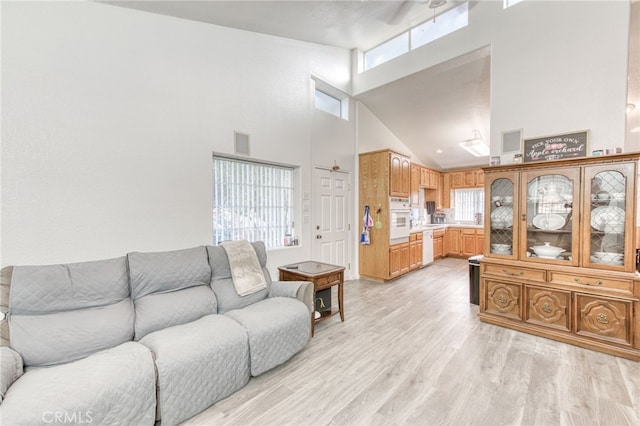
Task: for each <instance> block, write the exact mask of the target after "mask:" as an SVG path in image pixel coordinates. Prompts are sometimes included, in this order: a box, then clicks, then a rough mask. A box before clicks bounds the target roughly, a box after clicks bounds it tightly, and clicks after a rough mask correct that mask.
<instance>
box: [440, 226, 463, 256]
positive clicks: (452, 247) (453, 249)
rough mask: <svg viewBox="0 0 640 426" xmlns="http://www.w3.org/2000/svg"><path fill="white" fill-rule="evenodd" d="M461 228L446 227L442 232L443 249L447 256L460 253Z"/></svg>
mask: <svg viewBox="0 0 640 426" xmlns="http://www.w3.org/2000/svg"><path fill="white" fill-rule="evenodd" d="M461 232H462V230H461V228H447V229H446V231H445V232H444V251H445V253H446V254H447V255H448V256H449V255H451V256H459V255H460V235H461Z"/></svg>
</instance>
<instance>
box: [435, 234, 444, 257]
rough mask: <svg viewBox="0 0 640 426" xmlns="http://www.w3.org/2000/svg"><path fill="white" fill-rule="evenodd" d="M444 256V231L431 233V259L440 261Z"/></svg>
mask: <svg viewBox="0 0 640 426" xmlns="http://www.w3.org/2000/svg"><path fill="white" fill-rule="evenodd" d="M444 254H445V252H444V229H438V230H435V231H433V258H434V259H442V258H443V257H444Z"/></svg>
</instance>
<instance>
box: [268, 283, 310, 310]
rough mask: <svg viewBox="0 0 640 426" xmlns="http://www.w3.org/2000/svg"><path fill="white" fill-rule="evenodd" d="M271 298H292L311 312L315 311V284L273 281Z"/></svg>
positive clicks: (270, 292)
mask: <svg viewBox="0 0 640 426" xmlns="http://www.w3.org/2000/svg"><path fill="white" fill-rule="evenodd" d="M269 297H292V298H295V299H298V300H299V301H301V302H302V303H304V304H305V305H306V306H307V307H308V308H309V312H313V311H314V306H313V283H311V282H309V281H273V282H272V283H271V290H270V291H269Z"/></svg>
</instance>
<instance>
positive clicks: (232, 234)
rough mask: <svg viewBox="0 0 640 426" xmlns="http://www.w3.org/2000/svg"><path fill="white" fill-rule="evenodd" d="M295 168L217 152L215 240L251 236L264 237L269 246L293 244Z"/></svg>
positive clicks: (220, 240)
mask: <svg viewBox="0 0 640 426" xmlns="http://www.w3.org/2000/svg"><path fill="white" fill-rule="evenodd" d="M294 170H295V169H294V168H293V167H288V166H282V165H277V164H270V163H262V162H254V161H245V160H239V159H236V158H228V157H221V156H217V155H214V156H213V244H214V245H217V244H219V243H220V242H222V241H227V240H249V241H264V243H265V245H266V246H267V248H274V247H282V246H285V245H290V244H291V237H290V235H291V234H292V232H293V177H294ZM287 237H288V239H287ZM285 239H287V242H286V243H285Z"/></svg>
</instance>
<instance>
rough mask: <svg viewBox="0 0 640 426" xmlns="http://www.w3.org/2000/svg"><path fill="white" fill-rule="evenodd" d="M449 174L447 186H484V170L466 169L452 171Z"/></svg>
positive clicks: (454, 187) (453, 187)
mask: <svg viewBox="0 0 640 426" xmlns="http://www.w3.org/2000/svg"><path fill="white" fill-rule="evenodd" d="M447 174H448V175H449V188H450V189H458V188H478V187H484V171H483V170H482V169H468V170H460V171H452V172H448V173H447Z"/></svg>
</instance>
